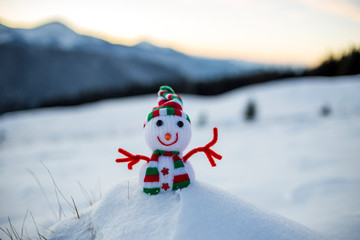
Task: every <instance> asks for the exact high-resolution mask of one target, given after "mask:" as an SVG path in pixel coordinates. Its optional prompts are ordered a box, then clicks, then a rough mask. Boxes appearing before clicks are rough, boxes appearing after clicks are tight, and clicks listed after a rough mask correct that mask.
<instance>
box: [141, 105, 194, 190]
mask: <svg viewBox="0 0 360 240" xmlns="http://www.w3.org/2000/svg"><path fill="white" fill-rule="evenodd" d="M165 111H167V109H160V111H159V116H157V117H155V118H152V119H151V120H150V121H149V122H148V123H147V124H146V126H145V140H146V143H147V144H148V146H149V147H150V149H151V150H152V151H153V154H152V156H151V158H150V161H149V162H148V163H147V165H146V170H145V172H144V173H143V174H141V175H143V176H144V178H143V188H144V189H145V192H146V191H147V190H146V189H149V190H148V191H149V192H150V193H153V192H154V191H156V193H157V192H158V191H160V192H168V191H171V190H177V189H179V188H183V187H186V186H188V185H189V184H190V182H191V177H193V176H194V173H193V171H192V168H191V166H190V165H189V164H188V163H187V164H185V163H184V161H183V158H182V156H183V154H182V153H183V151H184V149H185V148H186V147H187V146H188V144H189V142H190V139H191V124H190V122H189V121H187V120H186V119H185V118H184V117H183V116H176V115H166V112H165ZM155 189H156V190H155Z"/></svg>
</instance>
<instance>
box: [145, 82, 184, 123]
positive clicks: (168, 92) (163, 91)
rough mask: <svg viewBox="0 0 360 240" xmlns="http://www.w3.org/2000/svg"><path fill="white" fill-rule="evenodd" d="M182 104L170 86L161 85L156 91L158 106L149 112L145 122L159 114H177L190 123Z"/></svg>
mask: <svg viewBox="0 0 360 240" xmlns="http://www.w3.org/2000/svg"><path fill="white" fill-rule="evenodd" d="M182 105H183V102H182V100H181V97H180V96H179V95H177V94H176V93H175V91H174V90H173V89H172V88H171V87H169V86H161V87H160V90H159V92H158V106H157V107H154V108H153V110H152V111H151V112H150V113H149V115H148V117H147V119H146V123H145V124H147V123H148V122H149V121H150V120H151V119H153V118H155V117H159V116H179V117H182V118H185V119H186V120H188V121H189V123H190V118H189V116H188V115H187V114H186V113H184V112H183V110H182Z"/></svg>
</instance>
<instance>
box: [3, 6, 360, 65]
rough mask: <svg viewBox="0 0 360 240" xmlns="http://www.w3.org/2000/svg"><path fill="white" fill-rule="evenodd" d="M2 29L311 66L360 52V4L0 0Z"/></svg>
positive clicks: (203, 54) (219, 56) (210, 55)
mask: <svg viewBox="0 0 360 240" xmlns="http://www.w3.org/2000/svg"><path fill="white" fill-rule="evenodd" d="M0 9H1V10H0V22H1V23H2V24H5V25H7V26H10V27H22V28H29V27H35V26H38V25H41V24H44V23H46V22H49V21H54V20H56V21H61V22H63V23H65V24H66V25H68V26H69V27H71V28H72V29H74V30H75V31H77V32H79V33H82V34H90V35H93V36H96V37H100V38H103V39H105V40H108V41H110V42H112V43H119V44H126V45H133V44H136V43H137V42H140V41H149V42H152V43H153V44H155V45H158V46H163V47H171V48H174V49H176V50H178V51H182V52H184V53H187V54H192V55H197V56H205V57H213V58H230V59H242V60H249V61H257V62H266V63H281V64H300V65H305V66H314V65H316V64H318V63H319V62H320V61H321V60H323V58H324V57H326V56H328V55H329V54H330V53H331V52H332V53H335V54H337V53H341V52H342V51H345V50H348V49H350V47H351V46H354V45H355V46H360V1H359V0H131V1H130V0H127V1H126V0H102V1H91V0H0Z"/></svg>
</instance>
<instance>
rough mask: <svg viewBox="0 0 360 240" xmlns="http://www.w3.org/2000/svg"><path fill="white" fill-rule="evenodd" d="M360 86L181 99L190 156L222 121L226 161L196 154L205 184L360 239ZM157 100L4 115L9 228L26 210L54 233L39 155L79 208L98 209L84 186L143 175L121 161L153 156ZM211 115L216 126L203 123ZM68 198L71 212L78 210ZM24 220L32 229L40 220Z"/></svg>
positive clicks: (299, 83)
mask: <svg viewBox="0 0 360 240" xmlns="http://www.w3.org/2000/svg"><path fill="white" fill-rule="evenodd" d="M175 91H176V89H175ZM359 93H360V76H359V75H358V76H350V77H339V78H336V79H328V78H304V79H298V80H295V81H292V82H289V81H287V82H273V83H268V84H263V85H258V86H252V87H247V88H243V89H239V90H235V91H233V92H230V93H227V94H224V95H221V96H216V97H198V96H190V95H182V98H183V101H184V110H185V112H186V113H187V114H188V115H189V116H190V118H191V120H192V125H193V137H192V141H191V143H190V146H189V147H188V149H187V151H189V150H191V149H192V148H194V147H198V146H203V145H204V144H206V143H208V141H209V140H211V138H212V127H214V126H217V127H218V128H219V142H218V143H217V144H216V145H215V146H214V150H216V152H218V153H220V154H222V155H223V160H221V161H218V162H217V166H216V167H215V168H212V167H211V166H210V164H209V162H208V161H207V159H206V158H205V157H204V156H203V155H201V154H198V155H195V156H194V157H193V158H192V159H191V163H192V165H193V167H194V169H195V173H196V177H197V179H198V180H200V181H202V182H206V183H207V184H208V185H214V186H216V187H218V188H220V189H222V190H225V191H228V192H231V193H233V194H235V195H237V196H238V197H240V198H242V199H245V200H246V201H248V202H250V203H252V204H255V205H257V206H260V207H262V208H263V209H266V210H270V211H273V212H276V213H278V214H280V215H283V216H285V217H287V218H289V219H292V220H294V221H296V222H299V223H301V224H303V225H305V226H307V227H309V228H312V229H315V230H317V231H319V232H322V233H324V234H327V235H331V236H335V238H338V239H339V238H340V237H341V239H359V238H360V230H359V229H360V173H359V172H360V94H359ZM249 99H252V100H254V102H255V103H256V107H257V110H258V116H257V120H256V121H254V122H245V121H244V118H243V112H244V109H245V106H246V104H247V102H248V100H249ZM155 103H156V93H154V94H151V95H148V96H145V97H132V98H124V99H119V100H107V101H102V102H98V103H93V104H88V105H83V106H77V107H71V108H51V109H41V110H32V111H24V112H17V113H9V114H5V115H2V116H1V117H0V178H1V179H0V196H1V198H0V199H1V204H0V225H1V226H2V227H4V226H7V221H8V220H7V217H8V216H9V217H10V218H11V221H12V222H13V223H14V224H15V225H16V226H17V227H18V228H20V229H21V225H22V221H23V218H24V216H25V214H26V211H27V209H29V210H30V211H31V212H32V214H33V215H34V218H35V220H36V221H37V222H38V223H39V226H38V227H39V230H40V231H41V232H43V233H45V234H47V231H48V230H46V229H45V228H44V227H42V226H41V225H40V224H44V225H46V226H51V225H53V224H54V223H56V222H57V221H58V219H59V207H58V201H57V200H56V194H55V190H54V186H53V182H52V180H51V178H50V176H49V174H48V172H47V170H46V168H45V167H44V166H43V165H42V163H41V162H43V163H44V164H45V165H46V166H47V167H48V168H49V169H50V171H51V173H52V175H53V177H54V179H55V181H56V183H57V185H58V186H59V188H60V190H61V192H62V193H63V194H64V195H65V197H66V198H67V199H70V201H71V197H70V196H72V197H73V198H74V200H75V202H76V203H77V206H78V208H79V209H85V208H86V207H87V206H88V205H89V203H88V201H87V199H86V197H85V195H86V194H83V193H82V191H81V187H80V186H79V183H80V184H81V185H82V186H83V187H84V188H85V189H87V191H88V193H89V195H91V196H90V198H91V199H92V200H96V199H99V198H100V195H104V194H105V193H106V192H107V191H108V190H109V189H110V188H111V187H112V186H114V185H116V184H117V183H119V182H121V181H123V180H127V179H129V178H131V177H137V175H138V171H139V169H140V164H138V165H136V166H134V170H133V171H129V170H128V169H127V166H126V164H116V163H115V159H116V158H118V157H119V154H118V153H117V149H118V148H119V147H123V148H124V149H126V150H128V151H129V152H132V153H134V154H143V155H148V156H149V155H150V150H149V149H148V147H147V146H146V144H145V140H144V137H143V131H142V125H143V122H144V119H145V117H146V115H147V114H148V113H149V111H150V110H151V109H152V107H153V106H154V104H155ZM323 106H328V107H329V108H330V110H331V111H330V114H329V116H327V117H322V116H321V114H320V109H321V108H322V107H323ZM201 119H206V120H205V122H206V123H205V124H203V125H201V124H199V122H200V120H201ZM187 151H185V152H187ZM30 171H31V172H33V173H34V174H35V176H36V178H37V179H38V180H39V181H40V182H41V184H42V187H43V189H44V192H45V193H46V196H47V198H48V199H49V203H50V204H48V203H47V200H46V198H45V197H44V196H43V195H42V192H41V189H40V188H39V186H38V184H37V182H36V179H35V178H34V177H33V175H32V174H31V173H30ZM99 186H100V189H101V194H100V193H99V192H100V191H99ZM124 194H127V193H126V192H125V193H124ZM58 197H59V198H60V202H61V203H62V206H63V207H64V208H65V214H66V216H67V217H69V216H71V217H72V216H74V213H73V212H72V211H71V210H70V206H68V204H67V203H66V202H64V201H63V200H62V199H61V196H60V195H58ZM49 205H50V207H49ZM62 218H64V217H62ZM25 226H26V229H27V231H28V232H33V231H34V225H33V223H32V219H31V217H28V218H27V221H26V224H25ZM0 237H1V238H4V235H3V233H0Z"/></svg>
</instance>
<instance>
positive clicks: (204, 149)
mask: <svg viewBox="0 0 360 240" xmlns="http://www.w3.org/2000/svg"><path fill="white" fill-rule="evenodd" d="M213 134H214V136H213V139H212V140H211V142H209V143H208V144H206V145H205V146H204V147H198V148H195V149H193V150H191V151H190V152H188V153H187V154H186V155H185V156H184V162H186V161H187V160H188V159H189V158H190V157H191V156H192V155H194V154H195V153H197V152H204V153H205V155H206V157H207V158H208V160H209V162H210V164H211V166H213V167H215V166H216V163H215V160H214V158H216V159H218V160H221V159H222V156H221V155H220V154H217V153H216V152H215V151H214V150H212V149H210V148H211V147H212V146H214V145H215V143H216V142H217V140H218V129H217V128H214V129H213Z"/></svg>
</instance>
